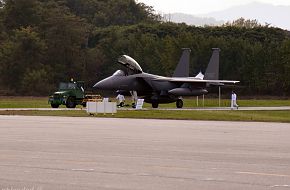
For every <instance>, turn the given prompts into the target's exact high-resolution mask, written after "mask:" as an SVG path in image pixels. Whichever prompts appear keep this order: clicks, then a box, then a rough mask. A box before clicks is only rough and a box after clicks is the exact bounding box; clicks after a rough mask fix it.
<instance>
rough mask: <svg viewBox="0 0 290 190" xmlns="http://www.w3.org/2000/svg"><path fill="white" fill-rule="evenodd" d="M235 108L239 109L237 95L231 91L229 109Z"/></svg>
mask: <svg viewBox="0 0 290 190" xmlns="http://www.w3.org/2000/svg"><path fill="white" fill-rule="evenodd" d="M234 108H237V109H239V105H238V104H237V94H236V93H235V92H234V91H232V97H231V109H234Z"/></svg>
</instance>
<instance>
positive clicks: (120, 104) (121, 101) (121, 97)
mask: <svg viewBox="0 0 290 190" xmlns="http://www.w3.org/2000/svg"><path fill="white" fill-rule="evenodd" d="M116 99H117V100H118V105H117V106H118V107H124V102H125V97H124V95H122V94H118V96H117V97H116Z"/></svg>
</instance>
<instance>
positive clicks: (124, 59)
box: [118, 55, 143, 73]
mask: <svg viewBox="0 0 290 190" xmlns="http://www.w3.org/2000/svg"><path fill="white" fill-rule="evenodd" d="M118 62H119V63H121V64H122V65H124V66H125V67H127V68H129V69H131V70H133V71H135V72H137V73H142V72H143V71H142V68H141V67H140V65H139V64H138V63H137V61H135V60H134V59H133V58H132V57H130V56H128V55H122V56H121V57H120V58H119V59H118Z"/></svg>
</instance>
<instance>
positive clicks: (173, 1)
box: [136, 0, 290, 15]
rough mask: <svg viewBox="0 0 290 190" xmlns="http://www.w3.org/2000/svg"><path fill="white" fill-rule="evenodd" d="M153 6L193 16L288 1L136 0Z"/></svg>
mask: <svg viewBox="0 0 290 190" xmlns="http://www.w3.org/2000/svg"><path fill="white" fill-rule="evenodd" d="M136 1H137V2H142V3H145V4H146V5H150V6H153V7H154V9H155V10H156V11H157V12H161V13H176V12H179V13H187V14H193V15H199V14H207V13H210V12H214V11H221V10H225V9H227V8H230V7H233V6H237V5H244V4H248V3H251V2H257V1H258V2H263V3H269V4H273V5H288V6H290V0H136Z"/></svg>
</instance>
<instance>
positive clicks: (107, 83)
mask: <svg viewBox="0 0 290 190" xmlns="http://www.w3.org/2000/svg"><path fill="white" fill-rule="evenodd" d="M110 86H111V80H110V79H109V78H106V79H104V80H101V81H99V82H97V83H96V84H95V85H94V86H93V87H94V88H97V89H101V90H106V89H108V88H110Z"/></svg>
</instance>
